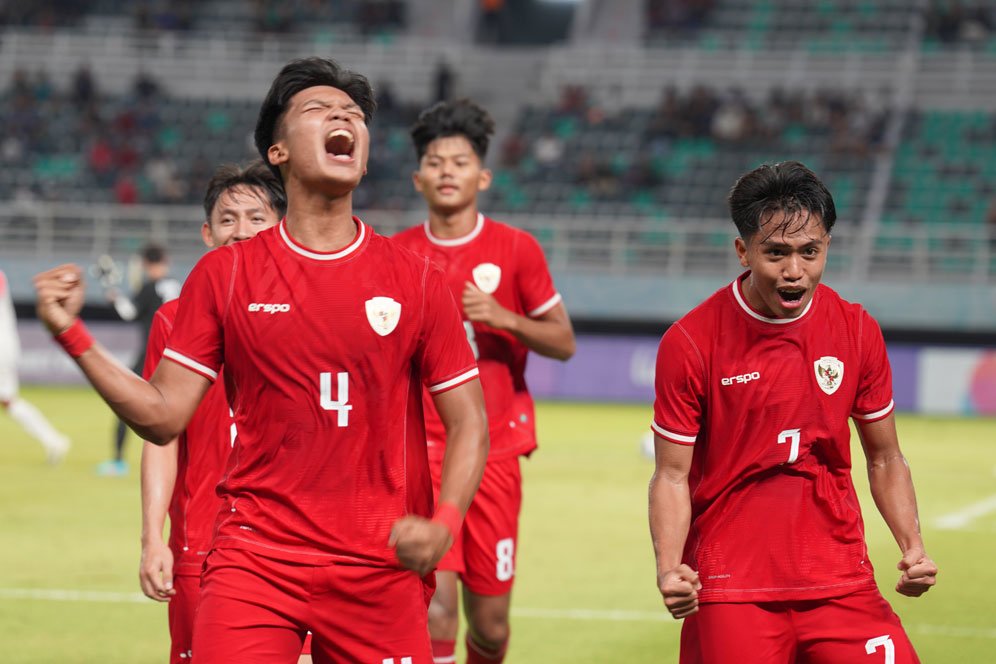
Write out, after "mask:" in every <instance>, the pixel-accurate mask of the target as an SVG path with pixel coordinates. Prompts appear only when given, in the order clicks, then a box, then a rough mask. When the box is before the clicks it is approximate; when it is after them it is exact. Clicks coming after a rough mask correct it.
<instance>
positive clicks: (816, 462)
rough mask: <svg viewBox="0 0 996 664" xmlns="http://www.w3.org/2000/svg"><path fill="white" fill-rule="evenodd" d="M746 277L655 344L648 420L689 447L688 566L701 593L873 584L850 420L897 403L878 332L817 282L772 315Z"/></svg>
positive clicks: (801, 595) (811, 591)
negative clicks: (784, 314)
mask: <svg viewBox="0 0 996 664" xmlns="http://www.w3.org/2000/svg"><path fill="white" fill-rule="evenodd" d="M746 276H747V275H746V274H745V275H742V276H741V277H739V278H738V279H737V280H735V281H734V282H733V283H732V284H731V285H730V286H729V287H726V288H723V289H722V290H720V291H718V292H716V293H715V294H714V295H712V296H711V297H710V298H709V299H707V300H706V301H705V302H703V303H702V304H701V305H699V306H698V307H696V308H695V309H693V310H692V311H691V312H690V313H688V314H687V315H685V316H684V317H683V318H682V319H681V320H679V321H678V322H677V323H675V324H674V325H672V326H671V328H670V329H669V330H668V331H667V333H666V334H665V335H664V338H663V339H662V340H661V345H660V350H659V352H658V358H657V374H656V393H657V399H656V402H655V404H654V422H653V429H654V431H655V432H656V433H657V434H658V435H659V436H661V437H663V438H664V439H666V440H668V441H670V442H672V443H677V444H680V445H694V446H695V451H694V455H693V457H692V468H691V474H690V476H689V488H690V491H691V497H692V524H691V528H690V529H689V533H688V539H687V541H686V544H685V550H684V562H685V563H687V564H688V565H689V566H690V567H692V569H695V570H698V572H699V576H700V579H701V581H702V591H701V593H700V595H699V597H700V599H701V601H703V602H760V601H780V600H797V599H819V598H826V597H834V596H839V595H844V594H847V593H849V592H851V591H852V590H855V589H857V588H860V587H865V586H871V585H873V584H874V583H875V579H874V575H873V571H872V565H871V562H870V561H869V560H868V552H867V548H866V546H865V542H864V525H863V523H862V520H861V510H860V507H859V505H858V499H857V496H856V495H855V492H854V485H853V484H852V483H851V454H850V429H849V427H848V417H854V418H856V419H859V420H863V421H866V422H871V421H875V420H878V419H881V418H883V417H886V416H887V415H888V414H889V413H891V412H892V409H893V402H892V374H891V370H890V368H889V361H888V358H887V356H886V351H885V342H884V341H883V339H882V333H881V330H880V329H879V327H878V324H877V323H876V322H875V320H874V319H872V317H871V316H869V315H868V313H867V312H866V311H865V310H864V309H862V308H861V306H860V305H857V304H851V303H849V302H846V301H845V300H843V299H842V298H841V297H840V296H839V295H837V293H835V292H834V291H833V290H831V289H830V288H828V287H826V286H823V285H821V286H819V287H818V288H817V290H816V293H815V294H814V297H813V300H812V301H811V302H810V304H809V305H808V306H807V307H806V309H805V311H804V312H803V313H802V315H800V316H799V317H798V318H795V319H771V318H766V317H765V316H763V315H761V314H760V313H758V312H757V311H755V310H753V309H751V308H750V306H749V305H748V304H747V302H746V300H745V299H744V297H743V294H742V292H741V281H742V280H743V279H744V278H745V277H746Z"/></svg>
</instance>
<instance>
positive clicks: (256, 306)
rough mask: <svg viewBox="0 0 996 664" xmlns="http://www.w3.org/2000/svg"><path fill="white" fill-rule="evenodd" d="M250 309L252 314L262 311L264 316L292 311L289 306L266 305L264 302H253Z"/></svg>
mask: <svg viewBox="0 0 996 664" xmlns="http://www.w3.org/2000/svg"><path fill="white" fill-rule="evenodd" d="M248 308H249V311H250V312H257V311H261V312H263V313H264V314H284V313H287V312H288V311H290V305H289V304H264V303H262V302H251V303H249V307H248Z"/></svg>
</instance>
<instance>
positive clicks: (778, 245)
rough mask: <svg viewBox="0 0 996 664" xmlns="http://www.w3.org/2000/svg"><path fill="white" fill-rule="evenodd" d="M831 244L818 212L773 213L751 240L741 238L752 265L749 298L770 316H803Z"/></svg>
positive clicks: (745, 259)
mask: <svg viewBox="0 0 996 664" xmlns="http://www.w3.org/2000/svg"><path fill="white" fill-rule="evenodd" d="M829 248H830V235H829V233H827V232H826V229H825V228H824V227H823V221H822V220H821V219H820V217H819V215H816V214H810V213H809V212H808V211H807V210H801V211H798V212H789V213H788V214H786V213H785V212H782V211H780V210H779V211H777V212H775V213H773V214H772V215H770V216H769V218H768V219H767V220H766V221H765V222H764V223H763V224H762V225H761V229H760V230H759V231H758V232H757V233H755V234H754V235H753V236H752V237H750V238H749V239H748V240H743V239H741V238H737V240H736V249H737V255H738V256H739V257H740V264H741V265H743V266H744V267H746V268H750V271H751V273H750V276H749V277H747V279H746V280H745V281H744V282H743V291H744V297H746V299H747V302H748V303H749V304H750V305H751V306H752V307H753V308H754V309H756V310H757V311H759V312H760V313H761V314H763V315H765V316H768V317H769V318H795V317H797V316H800V315H801V314H802V312H803V311H805V310H806V306H807V305H808V304H809V303H810V302H811V301H812V299H813V294H814V293H815V292H816V286H817V285H819V283H820V279H821V278H822V277H823V269H824V268H825V267H826V264H827V250H828V249H829Z"/></svg>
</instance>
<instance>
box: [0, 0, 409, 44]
mask: <svg viewBox="0 0 996 664" xmlns="http://www.w3.org/2000/svg"><path fill="white" fill-rule="evenodd" d="M210 4H211V3H210V2H199V1H198V0H34V1H33V2H20V1H17V0H0V25H16V26H25V27H37V28H60V27H66V26H73V25H78V24H79V23H80V22H81V20H82V19H84V17H86V16H88V15H93V14H95V13H101V14H112V15H121V16H126V17H130V18H131V20H132V22H133V25H134V27H136V28H138V29H142V30H162V31H184V30H191V29H194V28H197V27H198V25H199V21H204V20H205V19H206V18H207V20H209V17H210V15H211V13H210V9H209V8H210ZM245 5H246V6H245V9H244V11H245V13H246V17H247V18H248V19H249V23H250V24H251V26H252V28H254V29H255V30H257V31H258V32H266V33H294V32H302V31H307V30H310V29H312V28H314V26H315V25H316V24H317V25H320V24H327V23H344V24H349V25H353V26H355V28H356V30H357V31H358V32H359V33H360V34H362V35H365V36H369V35H374V34H378V33H380V32H383V31H391V30H397V29H401V28H403V27H404V26H405V23H406V13H405V9H406V3H405V2H404V1H403V0H337V1H336V2H327V1H325V0H247V1H246V3H245Z"/></svg>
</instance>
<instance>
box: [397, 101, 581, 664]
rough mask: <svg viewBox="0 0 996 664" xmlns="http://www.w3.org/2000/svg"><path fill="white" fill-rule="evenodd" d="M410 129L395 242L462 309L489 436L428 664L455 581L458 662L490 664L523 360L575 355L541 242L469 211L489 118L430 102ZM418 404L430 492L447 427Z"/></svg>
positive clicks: (515, 474) (442, 590) (521, 418)
mask: <svg viewBox="0 0 996 664" xmlns="http://www.w3.org/2000/svg"><path fill="white" fill-rule="evenodd" d="M411 133H412V140H413V142H414V146H415V153H416V156H417V157H418V170H416V171H415V173H414V175H413V181H414V185H415V189H416V190H418V192H419V193H421V194H422V197H423V198H424V199H425V202H426V204H427V206H428V208H429V215H428V219H427V220H426V221H425V222H424V223H422V224H420V225H418V226H415V227H413V228H410V229H408V230H406V231H403V232H401V233H399V234H397V235H396V236H395V237H394V239H396V240H397V241H398V242H399V243H401V244H402V245H404V246H406V247H408V248H409V249H412V250H413V251H415V252H416V253H418V254H421V255H424V256H428V257H429V258H430V259H431V260H432V261H433V262H434V263H435V264H436V265H438V266H439V267H441V268H442V269H443V271H444V272H445V274H446V281H447V284H448V285H449V288H450V291H451V292H452V293H453V297H454V298H455V299H456V300H457V302H459V303H460V304H461V309H462V312H463V319H464V326H465V328H466V331H467V339H468V341H469V342H470V345H471V348H472V349H473V350H474V355H475V357H476V358H477V364H478V367H479V369H480V372H481V385H482V387H483V388H484V397H485V404H486V405H487V409H488V422H489V426H490V435H491V452H490V454H489V456H488V462H487V465H486V467H485V471H484V478H483V480H482V481H481V486H480V489H479V490H478V492H477V496H476V497H475V498H474V502H473V503H472V504H471V506H470V509H469V510H468V512H467V518H466V521H465V523H464V527H463V529H462V530H461V531H460V533H459V537H458V538H457V540H456V541H455V542H454V543H453V547H452V548H451V549H450V550H449V552H448V553H447V554H446V555H445V556H444V557H443V559H442V560H441V561H440V563H439V567H438V570H437V572H436V594H435V595H434V596H433V598H432V604H431V605H430V608H429V632H430V634H431V635H432V649H433V650H432V654H433V659H434V661H435V662H437V664H446V663H447V662H453V661H454V651H455V646H456V636H457V627H458V624H459V611H458V605H459V602H458V592H457V578H458V577H459V579H460V581H461V583H462V585H463V606H464V612H465V613H466V615H467V621H468V627H467V661H468V662H470V663H478V662H500V661H502V660H503V659H504V657H505V652H506V650H507V648H508V640H509V622H508V615H509V607H510V604H511V596H512V595H511V593H512V584H513V582H514V580H515V556H516V552H517V548H518V547H517V544H518V531H519V511H520V507H521V504H522V475H521V472H520V469H519V458H520V457H521V456H528V455H529V454H530V453H532V451H533V450H534V449H536V429H535V422H534V420H535V418H534V409H533V402H532V397H531V396H530V394H529V390H528V388H527V386H526V382H525V369H526V357H527V355H528V354H529V351H534V352H537V353H539V354H540V355H544V356H546V357H552V358H555V359H559V360H567V359H568V358H570V357H571V356H572V355H573V354H574V349H575V341H574V331H573V329H572V327H571V321H570V318H568V316H567V309H566V308H565V307H564V304H563V302H562V301H561V297H560V293H558V292H557V290H556V288H555V287H554V285H553V278H552V277H551V276H550V271H549V269H548V268H547V265H546V258H545V257H544V255H543V249H542V248H541V247H540V245H539V243H538V242H537V241H536V240H535V238H533V236H531V235H530V234H529V233H526V232H525V231H521V230H519V229H516V228H512V227H511V226H507V225H505V224H502V223H500V222H497V221H494V220H492V219H489V218H487V217H485V216H484V215H483V214H482V213H481V212H480V211H479V209H478V201H477V197H478V195H479V194H480V193H481V192H483V191H485V190H486V189H487V188H488V187H489V186H490V184H491V171H490V170H488V169H487V168H486V167H485V166H484V159H485V157H486V155H487V150H488V143H489V141H490V138H491V135H492V134H493V133H494V121H493V120H492V119H491V116H490V115H489V114H488V112H487V111H485V110H484V109H483V108H481V107H480V106H478V105H477V104H475V103H473V102H471V101H469V100H466V99H464V100H459V101H453V102H443V103H438V104H436V105H434V106H432V107H430V108H428V109H426V110H425V111H424V112H423V113H422V114H421V116H419V119H418V122H417V123H416V124H415V126H414V127H413V128H412V132H411ZM423 404H424V408H425V416H426V437H427V443H428V446H429V460H430V466H431V468H432V476H433V483H434V488H435V489H436V492H437V494H438V492H439V484H440V480H441V477H442V461H443V454H444V451H445V449H446V441H445V431H444V429H443V426H442V421H441V420H440V418H439V415H438V414H437V413H436V409H435V408H434V407H433V403H432V398H431V394H429V393H428V392H425V393H424V395H423Z"/></svg>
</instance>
